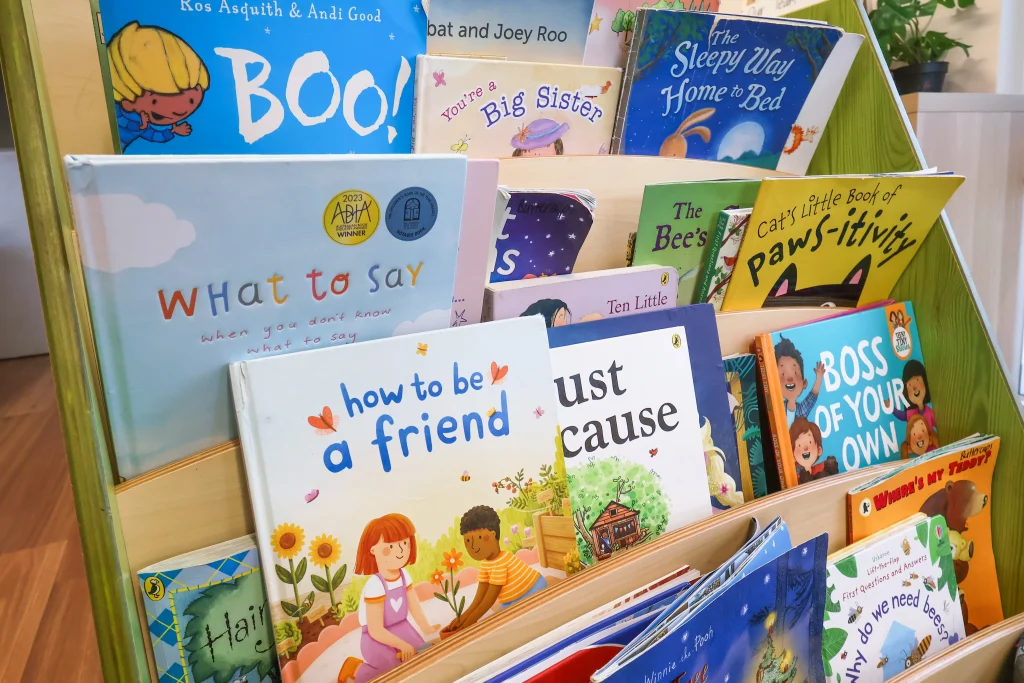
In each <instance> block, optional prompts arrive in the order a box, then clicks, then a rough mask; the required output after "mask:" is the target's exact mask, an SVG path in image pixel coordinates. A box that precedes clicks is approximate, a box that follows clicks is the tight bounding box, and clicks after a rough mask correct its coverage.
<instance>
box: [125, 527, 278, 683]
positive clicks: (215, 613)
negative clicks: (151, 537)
mask: <svg viewBox="0 0 1024 683" xmlns="http://www.w3.org/2000/svg"><path fill="white" fill-rule="evenodd" d="M138 580H139V585H140V586H141V587H142V595H143V596H144V597H143V598H142V606H143V608H144V609H145V611H146V619H147V621H148V625H149V641H150V645H151V647H152V651H153V662H154V663H155V664H156V672H157V676H158V678H159V683H177V682H178V681H195V682H196V683H204V682H205V681H210V680H212V681H235V682H236V683H242V682H243V681H244V683H270V682H271V681H277V680H280V679H279V674H278V668H277V657H276V656H275V655H274V629H273V624H272V623H271V620H270V609H269V605H268V603H267V594H266V592H265V590H264V588H263V575H262V573H261V572H260V557H259V553H258V551H257V550H256V538H255V537H254V536H245V537H243V538H236V539H234V540H231V541H226V542H224V543H219V544H217V545H214V546H210V547H208V548H203V549H201V550H196V551H193V552H190V553H186V554H184V555H179V556H178V557H172V558H171V559H169V560H164V561H163V562H158V563H156V564H154V565H150V566H149V567H145V568H144V569H140V570H139V572H138Z"/></svg>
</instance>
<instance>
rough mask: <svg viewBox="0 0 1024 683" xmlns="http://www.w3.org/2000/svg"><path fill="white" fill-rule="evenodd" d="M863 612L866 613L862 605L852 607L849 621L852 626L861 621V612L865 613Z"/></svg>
mask: <svg viewBox="0 0 1024 683" xmlns="http://www.w3.org/2000/svg"><path fill="white" fill-rule="evenodd" d="M863 611H864V608H863V607H861V606H860V605H857V606H856V607H851V608H850V621H849V623H851V624H852V623H855V622H856V621H857V620H858V619H860V615H861V612H863Z"/></svg>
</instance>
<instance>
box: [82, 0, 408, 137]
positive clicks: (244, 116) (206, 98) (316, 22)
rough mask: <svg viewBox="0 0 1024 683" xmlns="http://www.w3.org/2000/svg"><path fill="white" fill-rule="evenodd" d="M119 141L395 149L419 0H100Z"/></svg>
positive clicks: (402, 129) (404, 116) (404, 130)
mask: <svg viewBox="0 0 1024 683" xmlns="http://www.w3.org/2000/svg"><path fill="white" fill-rule="evenodd" d="M99 8H100V12H99V15H98V17H97V22H96V23H97V28H98V33H99V43H100V46H99V47H100V51H101V58H102V59H104V60H105V61H106V62H107V65H108V71H109V86H110V90H109V92H108V95H107V96H108V99H109V101H110V107H111V112H112V116H113V118H114V119H115V121H116V125H117V135H118V139H117V140H115V146H116V147H117V149H118V150H119V151H123V152H125V153H126V154H282V153H285V154H304V153H316V154H322V153H339V154H340V153H348V152H356V153H376V154H386V153H407V152H409V151H411V149H412V101H413V83H412V69H413V65H414V64H415V61H416V56H417V55H419V54H422V53H424V52H426V45H427V17H426V13H425V12H424V11H423V8H422V7H421V5H420V0H389V1H387V2H385V1H384V0H368V1H366V2H361V3H359V4H358V5H351V4H347V5H336V4H331V3H328V2H319V1H315V2H307V3H298V2H285V1H284V0H280V2H279V1H278V0H268V1H266V2H236V1H235V0H231V1H229V0H219V1H218V0H148V2H133V1H131V0H100V2H99Z"/></svg>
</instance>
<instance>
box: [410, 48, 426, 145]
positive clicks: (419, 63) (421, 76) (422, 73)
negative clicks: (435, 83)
mask: <svg viewBox="0 0 1024 683" xmlns="http://www.w3.org/2000/svg"><path fill="white" fill-rule="evenodd" d="M425 56H426V55H419V56H418V57H416V80H415V81H414V82H413V88H412V142H411V144H410V148H409V151H410V152H412V153H413V154H416V152H417V149H416V141H417V140H421V139H423V136H421V135H417V134H416V127H417V126H419V125H420V120H421V119H422V118H423V117H422V116H417V114H418V113H419V108H420V105H421V104H422V103H421V102H420V88H423V87H426V86H425V83H426V82H427V71H428V70H429V66H428V65H427V60H426V59H424V57H425Z"/></svg>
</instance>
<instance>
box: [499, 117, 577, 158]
mask: <svg viewBox="0 0 1024 683" xmlns="http://www.w3.org/2000/svg"><path fill="white" fill-rule="evenodd" d="M568 132H569V124H568V123H558V122H557V121H552V120H551V119H537V120H536V121H531V122H530V123H528V124H527V125H526V126H525V127H524V128H521V129H520V130H519V132H518V133H516V134H515V137H513V138H512V149H513V150H514V151H513V152H512V156H514V157H552V156H556V155H561V154H562V152H563V151H564V148H563V146H562V136H564V135H565V134H566V133H568Z"/></svg>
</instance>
